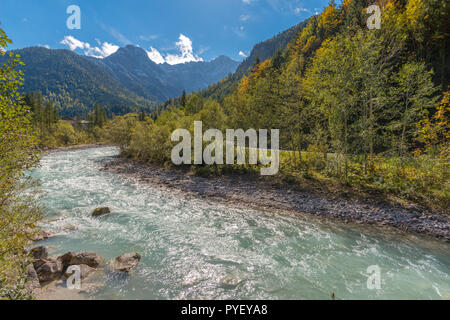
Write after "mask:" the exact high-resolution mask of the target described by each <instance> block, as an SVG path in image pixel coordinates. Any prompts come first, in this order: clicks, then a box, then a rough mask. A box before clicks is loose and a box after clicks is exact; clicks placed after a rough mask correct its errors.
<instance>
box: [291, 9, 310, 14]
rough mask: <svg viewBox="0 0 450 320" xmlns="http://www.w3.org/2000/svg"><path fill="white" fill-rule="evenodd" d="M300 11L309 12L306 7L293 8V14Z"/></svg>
mask: <svg viewBox="0 0 450 320" xmlns="http://www.w3.org/2000/svg"><path fill="white" fill-rule="evenodd" d="M302 12H310V11H309V10H308V9H306V8H295V9H294V13H295V14H300V13H302Z"/></svg>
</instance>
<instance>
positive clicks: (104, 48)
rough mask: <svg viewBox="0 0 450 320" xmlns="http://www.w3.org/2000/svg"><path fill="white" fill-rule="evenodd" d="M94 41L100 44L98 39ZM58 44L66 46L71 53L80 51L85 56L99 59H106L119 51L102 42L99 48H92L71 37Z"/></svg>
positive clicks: (111, 45) (113, 46) (110, 44)
mask: <svg viewBox="0 0 450 320" xmlns="http://www.w3.org/2000/svg"><path fill="white" fill-rule="evenodd" d="M96 40H97V43H99V44H100V43H101V42H100V41H99V40H98V39H96ZM60 43H61V44H63V45H66V46H68V47H69V49H70V50H72V51H74V50H76V49H81V50H83V51H84V54H85V55H87V56H90V57H94V58H99V59H103V58H106V57H107V56H110V55H111V54H113V53H115V52H116V51H117V50H119V46H117V45H114V44H112V43H109V42H103V44H101V47H92V46H91V45H90V44H89V43H88V42H83V41H80V40H78V39H76V38H75V37H73V36H65V37H64V39H63V40H62V41H61V42H60Z"/></svg>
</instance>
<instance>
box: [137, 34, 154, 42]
mask: <svg viewBox="0 0 450 320" xmlns="http://www.w3.org/2000/svg"><path fill="white" fill-rule="evenodd" d="M157 38H158V35H156V34H150V35H147V36H139V39H141V40H142V41H151V40H155V39H157Z"/></svg>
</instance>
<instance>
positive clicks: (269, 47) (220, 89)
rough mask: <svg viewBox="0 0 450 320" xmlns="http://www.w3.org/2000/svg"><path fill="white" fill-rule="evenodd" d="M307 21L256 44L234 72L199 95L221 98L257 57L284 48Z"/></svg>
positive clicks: (262, 56) (270, 54) (261, 59)
mask: <svg viewBox="0 0 450 320" xmlns="http://www.w3.org/2000/svg"><path fill="white" fill-rule="evenodd" d="M309 21H310V19H307V20H305V21H303V22H301V23H299V24H297V25H295V26H293V27H292V28H289V29H288V30H286V31H283V32H281V33H279V34H278V35H276V36H275V37H273V38H270V39H268V40H266V41H263V42H260V43H258V44H256V45H255V46H254V47H253V49H252V51H251V53H250V55H249V56H248V57H247V58H246V59H245V60H244V61H242V63H241V64H240V65H239V66H238V67H237V69H236V72H235V73H234V74H232V75H230V76H228V77H226V78H224V79H222V80H221V81H220V82H218V83H214V84H212V85H210V86H209V87H208V88H207V89H204V90H202V91H201V92H200V93H201V95H202V96H204V97H208V98H213V99H216V100H222V99H223V98H224V97H225V96H226V95H228V94H230V93H231V92H232V91H233V90H234V89H235V88H236V87H237V85H238V84H239V81H240V80H241V79H242V77H243V76H244V75H246V74H248V73H250V70H251V68H252V67H253V65H254V64H255V62H256V61H257V60H258V59H259V61H261V62H262V61H265V60H267V59H269V58H271V57H272V56H273V55H274V54H275V52H276V51H277V50H278V49H281V50H284V49H285V48H286V47H287V45H288V44H289V43H290V42H291V41H292V40H293V39H294V38H295V36H296V35H297V34H298V33H299V32H300V31H302V30H303V28H305V27H306V26H307V24H308V23H309Z"/></svg>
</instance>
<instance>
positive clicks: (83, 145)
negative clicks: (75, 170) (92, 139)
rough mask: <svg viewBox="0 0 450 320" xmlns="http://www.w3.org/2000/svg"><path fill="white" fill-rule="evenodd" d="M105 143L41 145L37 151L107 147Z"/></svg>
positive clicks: (47, 151)
mask: <svg viewBox="0 0 450 320" xmlns="http://www.w3.org/2000/svg"><path fill="white" fill-rule="evenodd" d="M107 146H108V145H106V144H101V143H92V144H76V145H70V146H64V147H48V146H43V147H40V148H39V151H40V152H41V153H42V154H43V155H46V154H49V153H52V152H64V151H75V150H86V149H93V148H99V147H107Z"/></svg>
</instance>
